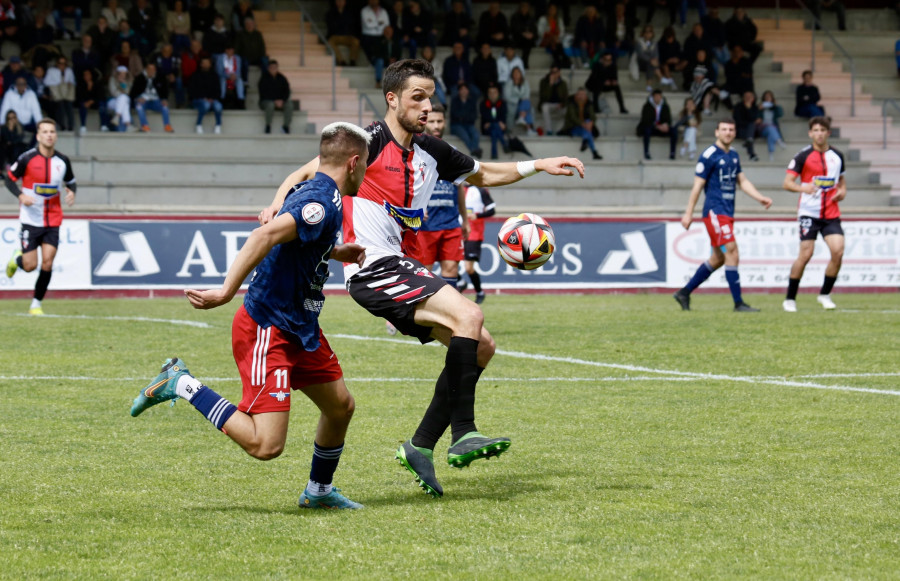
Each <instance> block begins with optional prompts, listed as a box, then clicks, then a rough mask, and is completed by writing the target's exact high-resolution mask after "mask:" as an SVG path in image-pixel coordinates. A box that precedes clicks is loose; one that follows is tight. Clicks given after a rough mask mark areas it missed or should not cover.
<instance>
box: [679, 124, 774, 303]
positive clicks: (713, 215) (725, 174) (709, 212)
mask: <svg viewBox="0 0 900 581" xmlns="http://www.w3.org/2000/svg"><path fill="white" fill-rule="evenodd" d="M735 135H736V132H735V124H734V119H723V120H721V121H719V123H718V125H716V142H715V144H713V145H710V146H709V147H707V148H706V150H705V151H704V152H703V153H702V154H701V155H700V159H699V161H698V162H697V166H696V167H695V168H694V187H693V188H692V189H691V197H690V199H689V200H688V205H687V209H686V210H685V211H684V216H682V217H681V225H682V226H684V229H685V230H688V229H690V227H691V223H692V222H693V221H694V217H693V215H694V207H695V206H696V205H697V200H699V198H700V191H701V190H703V191H704V192H705V193H706V200H705V201H704V203H703V223H704V224H705V225H706V232H707V233H708V234H709V239H710V242H711V243H712V254H711V255H710V257H709V260H707V261H706V262H704V263H703V264H701V265H700V268H698V269H697V272H695V273H694V276H693V277H692V278H691V280H690V281H688V283H687V284H686V285H685V286H684V288H682V289H680V290H678V291H677V292H676V293H675V294H674V295H672V296H674V297H675V300H676V301H678V304H679V305H681V308H682V309H683V310H685V311H689V310H691V293H692V292H693V291H694V289H696V288H697V287H698V286H700V285H701V284H702V283H703V282H704V281H705V280H706V279H708V278H709V276H710V275H711V274H712V273H713V272H715V271H716V270H717V269H718V268H719V267H720V266H722V265H723V264H724V265H725V280H726V281H728V288H729V289H730V290H731V297H732V298H733V299H734V310H735V312H738V313H755V312H758V311H759V309H754V308H753V307H751V306H750V305H748V304H747V303H745V302H744V299H743V298H742V297H741V279H740V277H739V276H738V246H737V241H736V240H735V238H734V196H735V190H736V187H737V186H740V188H741V189H742V190H743V191H744V193H745V194H747V195H748V196H750V197H751V198H753V199H754V200H756V201H757V202H759V203H760V204H762V205H763V207H764V208H766V209H767V210H768V209H769V207H770V206H771V205H772V200H771V199H770V198H767V197H766V196H764V195H762V194H760V193H759V191H758V190H757V189H756V187H755V186H754V185H753V184H752V183H750V180H749V179H747V176H745V175H744V172H743V170H742V169H741V158H740V156H739V155H738V153H737V151H734V150H733V149H731V144H732V142H734V138H735Z"/></svg>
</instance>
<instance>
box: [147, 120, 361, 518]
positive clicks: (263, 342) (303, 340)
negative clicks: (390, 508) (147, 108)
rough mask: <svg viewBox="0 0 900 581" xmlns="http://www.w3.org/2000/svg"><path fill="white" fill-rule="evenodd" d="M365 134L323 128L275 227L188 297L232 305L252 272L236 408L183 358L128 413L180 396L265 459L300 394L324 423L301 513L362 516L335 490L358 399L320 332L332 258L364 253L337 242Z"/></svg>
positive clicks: (261, 231) (238, 330)
mask: <svg viewBox="0 0 900 581" xmlns="http://www.w3.org/2000/svg"><path fill="white" fill-rule="evenodd" d="M368 142H369V134H368V133H366V132H365V131H363V130H362V129H360V128H359V127H357V126H355V125H351V124H349V123H333V124H331V125H329V126H327V127H325V129H323V130H322V139H321V143H320V146H319V161H320V163H319V167H318V171H317V173H316V174H315V175H314V176H312V179H310V180H309V181H304V182H303V183H300V184H296V185H295V186H294V187H293V188H292V189H291V191H290V193H288V195H287V197H286V198H285V201H284V205H283V206H282V207H281V210H280V211H279V213H278V216H276V217H275V218H274V219H273V220H271V221H269V222H268V223H267V224H265V225H263V226H261V227H260V228H257V229H256V230H254V231H253V233H252V234H251V235H250V237H249V238H248V239H247V242H246V243H245V244H244V246H243V247H242V248H241V250H240V252H239V253H238V255H237V257H236V258H235V260H234V263H233V264H232V265H231V267H230V268H229V269H228V274H227V275H226V276H225V283H224V284H223V285H222V287H221V288H218V289H212V290H205V291H198V290H186V291H185V294H186V295H187V298H188V300H189V301H190V303H191V305H193V306H194V307H195V308H197V309H212V308H215V307H218V306H221V305H224V304H226V303H228V302H229V301H230V300H231V299H232V298H233V297H234V295H235V293H236V292H237V291H238V289H239V288H240V286H241V284H242V283H243V281H244V280H245V279H246V278H247V276H249V275H250V273H251V272H252V273H253V276H252V277H251V278H250V286H249V288H248V290H247V294H246V296H245V297H244V304H243V305H242V306H241V307H240V308H239V309H238V311H237V313H236V314H235V316H234V322H233V324H232V331H231V333H232V336H231V341H232V350H233V352H234V360H235V362H236V363H237V366H238V371H239V372H240V375H241V382H242V384H243V399H242V400H241V402H240V404H238V405H237V406H235V405H233V404H232V403H231V402H229V401H228V400H227V399H225V398H223V397H222V396H220V395H219V394H217V393H216V392H214V391H213V390H212V389H210V388H209V387H207V386H205V385H203V384H202V383H200V381H198V380H197V379H195V378H194V377H193V376H192V375H191V374H190V373H189V372H188V370H187V368H186V367H185V363H184V361H182V360H181V359H179V358H177V357H172V358H170V359H167V360H166V362H165V364H163V366H162V370H161V372H160V374H159V375H158V376H157V377H156V378H155V379H154V380H153V381H151V382H150V384H149V385H147V386H146V387H145V388H144V389H142V390H141V393H140V394H139V395H138V396H137V398H135V400H134V404H133V405H132V407H131V415H132V416H137V415H139V414H140V413H141V412H143V411H144V410H145V409H147V408H149V407H151V406H153V405H156V404H158V403H162V402H164V401H167V400H172V399H177V398H179V397H181V398H184V399H185V400H187V401H188V402H190V403H191V405H193V406H194V407H195V408H197V410H198V411H199V412H200V413H202V414H203V415H204V416H205V417H206V418H207V419H208V420H209V421H210V422H212V423H213V425H215V426H216V428H218V429H220V430H222V432H224V433H225V434H226V435H227V436H228V437H229V438H231V439H232V440H234V441H235V442H237V444H238V445H240V446H241V447H242V448H243V449H244V450H245V451H246V452H247V453H248V454H250V455H251V456H253V457H254V458H258V459H260V460H269V459H271V458H275V457H277V456H278V455H280V454H281V452H282V450H283V449H284V444H285V441H286V439H287V429H288V415H289V413H290V412H289V410H290V407H291V391H292V390H301V391H302V392H303V393H304V394H305V395H306V396H307V397H308V398H309V399H311V400H312V401H313V403H315V404H316V406H317V407H318V408H319V410H320V412H321V415H320V417H319V424H318V428H317V430H316V439H315V444H314V448H313V457H312V469H311V471H310V478H309V482H308V484H307V485H306V488H305V490H304V491H303V493H302V494H301V495H300V507H301V508H349V509H355V508H362V505H361V504H358V503H356V502H353V501H352V500H349V499H347V498H346V497H344V496H343V495H342V494H341V493H340V492H339V490H338V489H337V488H334V487H333V485H332V480H333V476H334V472H335V470H336V468H337V465H338V461H339V460H340V457H341V452H342V451H343V449H344V436H345V435H346V433H347V426H348V425H349V423H350V418H351V417H352V416H353V410H354V400H353V396H352V395H350V392H349V391H348V390H347V386H346V385H345V384H344V379H343V373H342V371H341V366H340V364H339V363H338V360H337V357H336V356H335V354H334V351H332V350H331V347H330V346H329V345H328V341H327V340H326V339H325V335H324V334H323V333H322V330H321V329H320V328H319V323H318V320H319V312H320V311H321V310H322V305H323V303H324V301H325V295H324V294H323V293H322V288H323V287H324V285H325V281H326V280H328V276H329V272H328V260H329V258H331V259H334V260H339V261H343V262H350V263H360V264H361V263H362V262H363V259H364V257H365V249H364V248H363V247H362V246H360V245H358V244H340V241H341V223H342V220H343V212H342V210H343V202H344V200H349V199H350V198H348V197H347V196H354V195H356V193H357V191H358V189H359V185H360V184H361V183H362V180H363V176H365V173H366V163H365V160H366V157H367V155H368Z"/></svg>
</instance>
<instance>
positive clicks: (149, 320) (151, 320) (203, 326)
mask: <svg viewBox="0 0 900 581" xmlns="http://www.w3.org/2000/svg"><path fill="white" fill-rule="evenodd" d="M15 316H16V317H29V318H32V319H35V318H40V319H97V320H103V321H138V322H142V323H166V324H168V325H185V326H187V327H198V328H200V329H212V328H213V326H212V325H210V324H209V323H204V322H202V321H185V320H182V319H154V318H152V317H94V316H91V315H42V316H40V317H35V316H34V315H29V314H27V313H16V314H15Z"/></svg>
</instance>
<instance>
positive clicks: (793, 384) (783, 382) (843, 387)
mask: <svg viewBox="0 0 900 581" xmlns="http://www.w3.org/2000/svg"><path fill="white" fill-rule="evenodd" d="M332 337H340V338H343V339H356V340H363V341H388V342H391V343H417V341H407V340H405V339H388V338H386V337H366V336H364V335H332ZM496 352H497V354H498V355H506V356H507V357H515V358H517V359H532V360H537V361H555V362H559V363H573V364H576V365H589V366H591V367H604V368H607V369H621V370H623V371H635V372H639V373H656V374H661V375H671V376H678V377H690V378H696V379H712V380H721V381H736V382H739V383H754V384H759V383H765V384H769V385H778V386H782V387H806V388H810V389H826V390H833V391H855V392H860V393H878V394H882V395H900V391H892V390H889V389H873V388H869V387H852V386H850V385H824V384H821V383H812V382H807V381H790V380H780V379H769V378H763V377H746V376H732V375H721V374H715V373H698V372H694V371H677V370H671V369H653V368H652V367H643V366H640V365H626V364H622V363H602V362H599V361H588V360H585V359H576V358H574V357H554V356H551V355H539V354H534V353H523V352H521V351H505V350H503V349H497V351H496Z"/></svg>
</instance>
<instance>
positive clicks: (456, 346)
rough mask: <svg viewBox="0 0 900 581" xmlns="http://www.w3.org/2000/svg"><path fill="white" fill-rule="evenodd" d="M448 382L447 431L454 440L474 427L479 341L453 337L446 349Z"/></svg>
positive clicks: (474, 429)
mask: <svg viewBox="0 0 900 581" xmlns="http://www.w3.org/2000/svg"><path fill="white" fill-rule="evenodd" d="M446 369H447V385H448V387H449V390H448V393H449V401H450V431H451V435H452V438H453V441H454V442H455V441H457V440H459V439H460V438H461V437H463V436H465V435H466V434H468V433H469V432H476V431H478V428H476V427H475V384H476V383H477V382H478V377H479V375H480V372H479V368H478V340H477V339H469V338H467V337H452V338H451V339H450V346H449V348H448V349H447V359H446Z"/></svg>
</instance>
